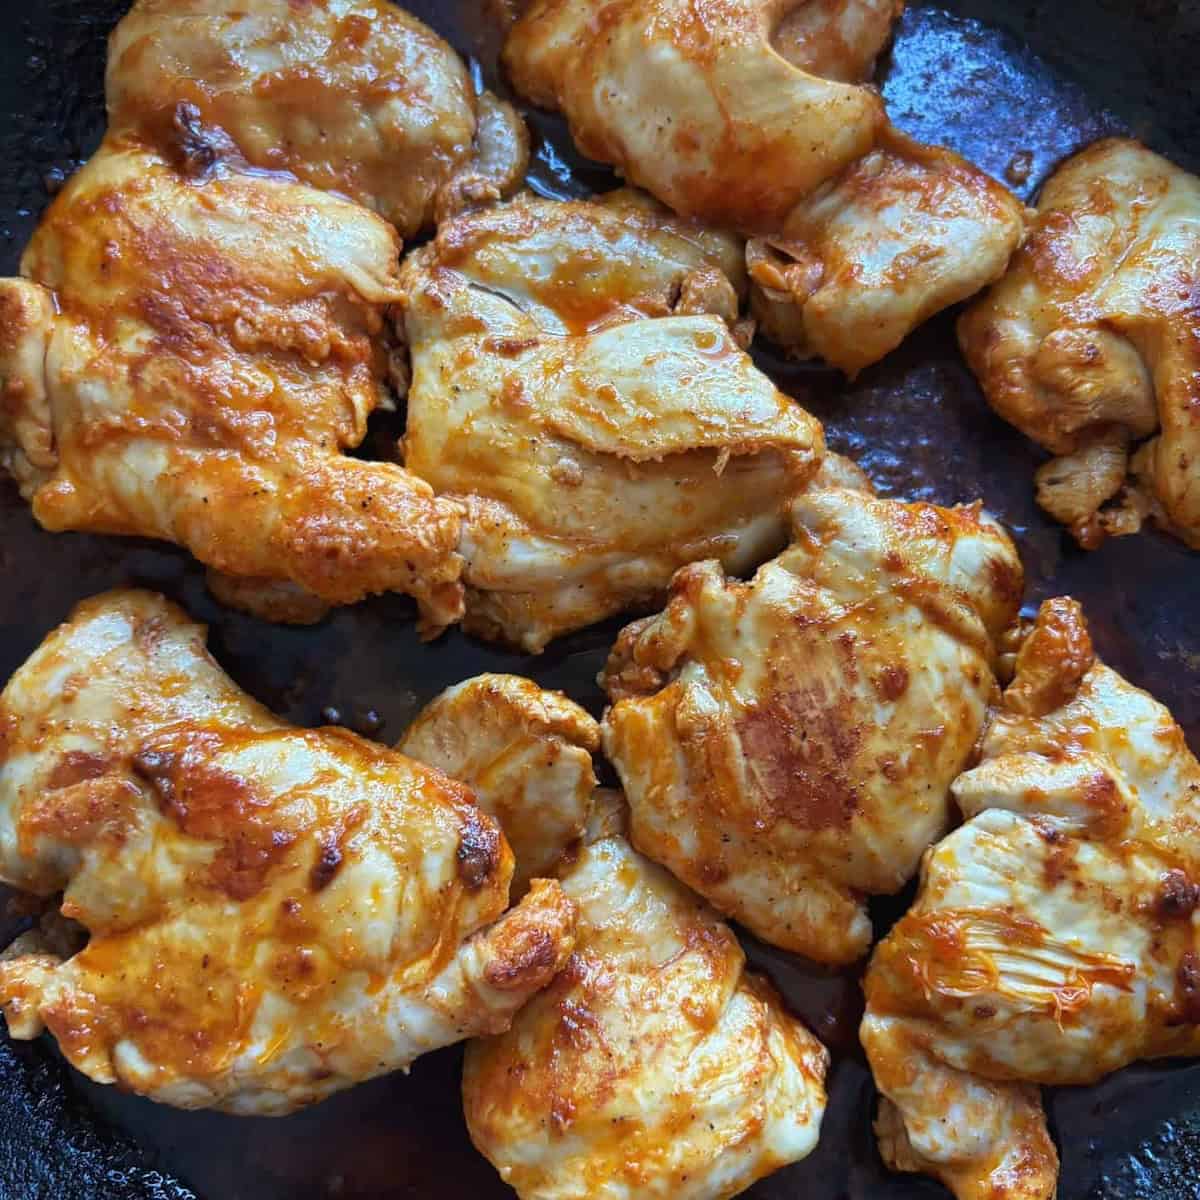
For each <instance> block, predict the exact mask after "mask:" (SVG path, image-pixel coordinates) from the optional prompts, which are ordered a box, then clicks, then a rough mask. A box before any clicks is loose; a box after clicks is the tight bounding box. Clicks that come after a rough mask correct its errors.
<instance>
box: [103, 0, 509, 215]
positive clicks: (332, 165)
mask: <svg viewBox="0 0 1200 1200" xmlns="http://www.w3.org/2000/svg"><path fill="white" fill-rule="evenodd" d="M180 104H188V105H191V106H193V107H194V108H195V110H196V112H197V113H198V115H199V117H200V119H201V120H202V121H203V123H204V124H206V125H211V126H216V127H219V128H221V129H223V130H224V131H225V132H226V133H227V134H228V135H229V136H230V137H231V138H232V139H233V141H234V142H235V143H236V144H237V146H238V149H239V150H240V151H241V152H242V154H243V155H244V156H245V158H246V160H247V161H248V162H249V163H250V164H252V165H253V166H255V167H258V168H265V169H269V170H272V171H286V172H290V173H291V174H292V175H294V176H295V177H296V178H297V179H299V180H301V181H303V182H304V183H308V184H310V185H312V186H313V187H317V188H322V189H324V190H326V191H336V192H338V193H340V194H342V195H344V196H348V197H349V198H350V199H352V200H356V201H358V202H359V203H360V204H364V205H366V206H367V207H368V208H371V209H373V210H374V211H375V212H378V213H379V214H380V215H381V216H382V217H384V218H385V219H386V220H388V221H391V222H392V223H393V224H394V225H395V226H396V227H397V228H398V229H399V230H400V232H401V234H403V235H404V236H405V237H410V236H412V235H413V234H415V233H417V232H419V231H420V230H421V229H423V228H425V227H427V226H429V225H432V224H433V220H434V217H435V212H436V210H437V208H438V206H439V204H443V205H444V204H445V203H446V201H447V197H448V196H450V195H457V197H458V198H459V199H460V200H469V199H485V198H491V199H495V198H496V197H498V196H499V195H500V194H501V193H502V192H506V191H510V190H512V189H513V188H515V187H516V186H517V185H518V184H519V183H520V181H521V180H522V178H523V177H524V174H525V166H526V162H527V159H528V139H527V135H526V133H525V127H524V124H523V122H522V121H521V119H520V118H519V117H518V116H517V115H516V113H515V112H513V111H512V109H511V108H510V107H509V106H508V105H502V104H501V103H500V102H499V101H497V100H496V99H495V97H493V96H491V95H488V94H486V93H485V94H484V95H483V96H482V97H480V98H479V99H476V96H475V93H474V91H473V89H472V86H471V80H470V77H469V75H468V74H467V68H466V66H465V64H464V63H463V62H462V60H461V59H460V58H459V57H458V55H457V54H455V52H454V51H453V50H452V49H451V48H450V47H449V46H448V45H447V44H446V43H445V42H444V41H442V39H441V38H440V37H438V36H437V34H435V33H434V32H433V31H432V30H431V29H429V28H428V27H427V26H425V25H423V24H422V23H421V22H420V21H418V20H416V18H414V17H412V16H410V15H409V14H408V13H406V12H405V11H404V10H403V9H401V8H398V7H396V5H394V4H392V3H390V0H138V2H137V3H136V4H135V5H134V7H133V9H132V10H131V11H130V12H129V14H128V15H127V16H126V17H125V19H124V20H123V21H121V23H120V24H119V25H118V26H117V28H116V30H115V32H114V33H113V35H112V39H111V41H110V44H109V65H108V107H109V120H110V123H111V127H112V129H113V130H114V131H116V132H119V133H136V134H138V135H139V136H140V137H143V138H145V139H147V140H148V141H149V142H150V143H151V144H154V145H161V139H162V138H163V137H164V136H165V137H168V138H169V137H170V133H171V126H172V122H173V121H174V117H175V112H176V110H177V108H178V106H179V105H180ZM451 207H453V205H451Z"/></svg>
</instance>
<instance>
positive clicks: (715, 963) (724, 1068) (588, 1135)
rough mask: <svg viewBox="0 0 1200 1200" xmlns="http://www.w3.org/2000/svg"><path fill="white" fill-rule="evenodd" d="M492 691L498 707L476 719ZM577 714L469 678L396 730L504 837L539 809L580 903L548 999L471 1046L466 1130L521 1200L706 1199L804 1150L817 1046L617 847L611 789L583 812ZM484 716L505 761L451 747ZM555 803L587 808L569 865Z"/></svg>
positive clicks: (811, 1141)
mask: <svg viewBox="0 0 1200 1200" xmlns="http://www.w3.org/2000/svg"><path fill="white" fill-rule="evenodd" d="M489 698H493V699H494V700H495V701H496V709H497V711H498V714H502V715H498V717H497V718H496V719H495V720H494V721H491V722H489V721H488V718H487V717H486V716H485V715H484V711H483V709H482V705H484V704H485V703H486V701H487V700H488V699H489ZM573 709H575V706H574V705H571V704H570V702H569V701H565V700H564V699H563V698H562V697H560V696H558V695H555V694H553V693H549V692H540V691H539V689H538V688H537V687H535V686H534V685H533V684H532V683H530V682H529V681H528V680H518V679H515V678H513V677H511V676H508V677H504V676H483V677H480V678H479V679H474V680H468V681H467V682H466V683H464V684H461V685H459V687H457V688H453V689H451V691H450V692H449V693H447V694H446V695H444V696H442V697H439V698H438V699H437V700H435V701H434V703H433V704H432V705H431V706H430V707H429V708H428V709H427V710H426V711H425V712H424V713H423V714H422V716H421V717H420V718H419V719H418V721H417V724H416V726H415V727H414V729H413V730H412V731H410V733H409V735H408V737H407V738H406V739H405V745H408V746H412V747H415V748H419V749H421V750H422V751H423V752H424V753H425V755H426V761H428V762H430V763H432V764H433V765H435V766H438V767H440V768H442V769H444V770H454V771H456V772H457V773H458V774H459V777H460V778H461V779H463V780H464V782H466V783H468V784H470V786H471V787H472V788H473V789H475V791H476V794H477V795H478V796H479V800H480V804H481V805H482V806H483V807H484V808H485V809H487V810H488V811H489V812H495V813H498V814H500V813H503V816H502V820H504V822H505V830H506V832H507V831H508V830H509V828H510V823H512V827H513V828H514V829H516V830H532V829H534V827H535V825H536V822H537V820H538V818H539V816H540V817H542V818H543V819H544V821H545V823H546V829H547V834H546V835H545V836H544V837H543V840H542V842H541V844H537V845H532V844H531V843H529V842H528V841H526V842H525V844H527V845H531V852H532V853H533V854H534V855H535V856H536V858H537V859H539V860H540V861H548V860H549V859H550V858H551V857H552V856H554V855H553V851H554V850H557V861H558V864H559V868H558V869H559V874H560V877H561V879H562V886H563V890H564V891H565V892H566V893H567V894H568V895H569V896H571V897H572V898H573V899H574V901H575V903H576V904H578V906H579V925H578V940H577V942H576V951H575V953H574V954H573V955H572V956H571V958H570V959H569V960H568V962H567V965H566V967H565V969H564V970H563V971H562V973H561V974H560V975H559V976H558V978H557V979H556V980H555V982H554V984H553V985H552V986H551V988H550V989H549V990H548V991H547V992H546V993H545V996H544V998H543V999H541V1000H539V1001H535V1002H532V1003H530V1004H529V1005H528V1006H527V1007H526V1009H525V1010H524V1012H522V1014H521V1015H520V1017H519V1018H518V1019H517V1021H516V1023H514V1025H513V1027H512V1029H511V1030H510V1031H509V1032H508V1033H506V1034H503V1035H501V1036H498V1037H489V1038H484V1039H481V1040H478V1041H475V1042H472V1043H471V1044H470V1045H469V1046H468V1047H467V1057H466V1065H465V1070H464V1075H463V1103H464V1107H465V1109H466V1116H467V1125H468V1128H469V1130H470V1133H471V1137H472V1139H473V1140H474V1142H475V1145H476V1146H477V1147H478V1148H479V1149H480V1151H482V1153H483V1154H484V1155H485V1156H486V1157H487V1158H488V1159H489V1160H490V1161H491V1162H492V1163H493V1164H494V1165H495V1166H496V1168H497V1170H498V1171H499V1172H500V1174H501V1176H502V1177H503V1179H504V1181H505V1182H506V1183H508V1184H509V1185H510V1186H511V1187H513V1188H514V1189H515V1190H516V1192H517V1194H518V1195H519V1196H520V1197H521V1198H522V1200H635V1198H637V1200H652V1198H659V1200H722V1198H724V1197H728V1196H733V1195H735V1194H736V1193H737V1192H740V1191H741V1190H742V1189H743V1188H746V1187H749V1186H750V1184H751V1183H753V1182H754V1181H755V1180H756V1179H758V1178H761V1177H762V1176H763V1175H766V1174H767V1173H769V1172H770V1171H773V1170H775V1169H777V1168H779V1167H782V1166H785V1165H786V1164H787V1163H790V1162H795V1161H797V1160H798V1159H801V1158H803V1157H805V1156H806V1155H807V1154H808V1153H809V1152H810V1151H811V1150H812V1148H813V1146H814V1145H815V1144H816V1140H817V1134H818V1131H819V1128H820V1123H821V1117H822V1115H823V1112H824V1108H825V1092H824V1078H825V1071H826V1068H827V1065H828V1060H827V1055H826V1053H825V1050H824V1048H823V1047H822V1046H821V1045H820V1043H819V1042H818V1041H817V1040H816V1039H815V1038H814V1037H813V1036H812V1035H811V1034H810V1033H809V1032H808V1031H807V1030H806V1029H805V1028H804V1027H803V1025H801V1024H800V1023H799V1022H798V1021H797V1020H795V1019H794V1018H793V1017H791V1016H790V1015H789V1014H788V1013H787V1012H786V1010H785V1009H784V1007H783V1004H782V1002H781V1000H780V998H779V996H778V995H777V994H776V993H775V991H774V989H773V988H772V987H771V986H770V984H769V983H768V982H767V981H766V980H765V979H763V978H762V977H760V976H758V975H756V974H754V973H752V972H749V971H747V970H746V969H745V959H744V956H743V954H742V951H741V948H740V947H739V946H738V943H737V940H736V939H735V938H734V936H733V934H732V933H731V932H730V930H729V929H728V927H727V926H726V925H725V924H724V923H723V922H722V921H721V920H720V919H719V918H718V917H717V915H716V914H715V913H714V912H713V911H712V910H711V909H710V908H709V907H708V906H707V905H706V904H704V903H703V901H701V900H699V899H698V898H697V897H695V896H693V895H692V894H691V893H690V892H688V891H687V889H686V888H684V887H683V886H682V885H681V884H679V883H678V882H676V880H674V879H672V878H671V876H670V875H668V874H667V873H666V871H664V870H663V869H662V868H661V867H657V866H655V865H654V864H653V863H651V862H648V861H647V860H646V859H644V858H643V857H642V856H641V855H640V854H638V853H636V852H635V851H634V850H633V849H632V848H631V847H630V845H629V843H628V841H627V840H626V839H625V837H624V803H623V801H622V800H621V798H620V796H619V795H616V794H614V793H611V792H598V793H596V795H595V807H594V810H593V809H592V803H591V801H592V798H591V797H590V796H589V797H588V802H587V805H586V806H585V807H581V806H580V805H579V802H578V800H579V794H580V793H579V786H580V784H581V783H582V782H583V779H584V772H583V771H581V770H570V769H565V768H564V763H565V762H569V761H571V760H572V759H573V758H574V757H575V756H578V757H579V758H580V759H582V758H586V757H588V751H589V750H590V749H591V748H592V747H593V746H594V744H595V739H596V734H597V730H596V726H595V723H594V722H592V721H591V720H590V718H588V717H586V715H585V714H584V713H582V711H581V710H579V711H572V710H573ZM548 714H554V716H553V719H552V721H550V722H548V721H547V719H546V718H547V715H548ZM480 717H483V719H484V721H485V723H486V724H485V730H486V729H490V728H492V727H493V726H495V725H498V724H502V725H503V727H504V729H505V730H506V734H507V737H508V738H509V739H510V740H511V744H512V745H513V747H514V754H513V756H512V760H511V761H510V760H508V759H507V758H500V759H496V758H493V757H492V752H491V750H490V749H485V750H484V752H483V753H469V754H467V755H464V754H463V753H462V751H461V749H460V748H461V747H464V746H466V745H467V744H468V743H469V742H470V741H471V740H472V739H473V738H474V737H475V729H476V721H477V719H479V718H480ZM481 740H482V742H483V743H484V744H485V745H487V744H488V743H489V742H491V741H492V739H491V737H490V735H489V733H487V732H485V733H484V734H483V736H482V739H481ZM539 743H541V746H542V752H541V753H540V754H539V753H538V749H537V747H538V744H539ZM498 746H499V743H498V741H497V743H496V747H497V748H498ZM518 779H519V780H520V783H519V786H517V787H514V786H513V785H514V783H515V782H516V781H517V780H518ZM560 811H562V812H570V813H572V814H578V813H580V812H582V813H583V815H584V817H585V819H587V816H588V813H589V812H590V820H589V821H588V827H587V831H586V834H585V836H584V838H583V843H582V845H580V844H579V842H578V840H577V839H576V840H575V841H574V844H573V845H570V851H571V853H569V854H568V855H567V856H566V857H563V856H562V851H563V850H566V849H568V845H569V843H568V841H567V840H566V838H564V837H562V836H558V837H557V838H556V837H555V835H554V834H553V833H551V832H550V830H552V829H553V828H555V827H558V828H560V829H563V830H564V832H565V827H564V826H563V824H562V822H561V821H560V820H559V815H558V814H559V812H560ZM513 844H514V847H518V835H517V834H514V835H513ZM517 854H518V871H520V870H521V869H522V864H521V863H520V857H519V856H520V849H519V848H518V849H517Z"/></svg>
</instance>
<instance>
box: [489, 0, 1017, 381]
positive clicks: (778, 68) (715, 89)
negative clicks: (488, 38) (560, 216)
mask: <svg viewBox="0 0 1200 1200" xmlns="http://www.w3.org/2000/svg"><path fill="white" fill-rule="evenodd" d="M890 8H891V6H890V5H886V4H877V3H874V2H867V0H859V2H857V3H856V2H855V0H850V2H849V3H848V4H846V5H844V6H843V5H842V4H839V3H836V2H832V3H825V2H824V0H821V2H820V3H817V4H813V5H809V6H804V7H801V6H799V5H795V4H788V3H784V2H782V0H705V3H703V4H701V5H696V4H694V3H692V2H691V0H606V2H603V3H601V0H534V2H533V4H532V5H531V6H530V8H529V9H528V10H527V12H526V13H525V15H524V16H523V17H522V18H521V20H519V21H518V22H517V23H516V25H515V26H514V28H513V30H512V32H511V34H510V36H509V39H508V42H507V44H506V46H505V62H506V63H507V65H508V68H509V71H510V73H511V75H512V78H513V80H514V83H515V84H516V86H517V88H518V89H519V90H520V91H522V92H523V93H524V94H525V95H526V96H527V97H529V99H531V100H532V101H533V102H534V103H537V104H540V105H542V106H544V107H547V108H558V109H561V110H562V111H563V112H564V113H565V114H566V116H567V119H568V121H569V123H570V127H571V131H572V134H573V135H574V137H575V140H576V142H577V143H578V144H579V147H580V149H581V150H582V151H583V152H584V153H585V154H588V155H590V156H591V157H593V158H597V159H600V160H602V161H604V162H608V163H612V164H613V165H614V166H616V167H617V168H618V170H620V171H621V172H622V173H623V174H624V175H625V176H626V177H627V178H628V179H629V180H630V181H631V182H632V183H636V184H639V185H640V186H642V187H645V188H647V189H648V190H649V191H650V192H652V193H653V194H654V195H656V196H657V197H658V198H659V199H660V200H662V201H664V202H665V203H667V204H669V205H670V206H671V207H672V208H673V209H674V210H675V211H676V212H679V213H682V214H683V215H685V216H688V217H691V218H694V219H697V220H702V221H705V222H708V223H709V224H712V225H715V226H721V227H726V228H732V229H737V230H739V231H741V232H743V233H746V234H752V235H756V240H755V241H753V242H752V243H751V246H750V259H751V268H752V278H753V282H754V285H755V289H756V311H757V315H758V316H759V317H760V319H761V320H762V321H763V322H764V323H765V326H766V329H767V332H768V333H769V334H770V335H771V336H773V337H775V338H776V339H777V340H779V341H781V342H783V343H784V344H785V345H787V346H788V347H789V348H791V349H793V350H794V351H795V352H797V353H799V354H821V355H824V356H825V357H826V358H828V359H829V361H830V362H833V363H834V364H835V365H837V366H840V367H842V368H843V369H844V370H846V371H848V372H851V373H853V372H856V371H858V370H860V369H861V368H862V367H864V366H866V365H867V364H868V363H870V362H873V361H875V360H876V359H878V358H880V357H882V356H883V355H884V354H885V353H886V352H887V351H888V350H890V349H892V348H893V347H894V346H895V345H897V344H898V343H899V342H900V341H901V340H902V339H903V337H904V336H905V335H906V334H907V333H908V332H909V331H910V330H911V329H913V328H914V327H915V326H916V325H917V324H919V323H920V322H921V321H923V320H925V319H926V318H927V317H928V316H930V315H932V314H933V313H934V312H936V311H938V310H939V309H941V308H944V307H945V306H946V305H948V304H952V303H954V302H955V301H958V300H962V299H964V298H966V297H967V296H969V295H971V294H972V293H973V292H975V291H977V290H978V289H979V288H981V287H983V286H984V285H985V284H987V283H989V282H991V281H992V280H994V279H997V278H999V276H1000V275H1001V273H1002V272H1003V270H1004V267H1005V265H1006V264H1007V262H1008V259H1009V256H1010V255H1011V253H1012V251H1013V250H1014V249H1015V247H1016V246H1017V244H1018V242H1019V241H1020V238H1021V234H1022V230H1023V224H1024V209H1023V208H1022V206H1021V204H1020V203H1019V202H1018V201H1017V200H1016V199H1015V198H1014V197H1013V196H1012V195H1011V194H1009V193H1008V192H1007V191H1006V190H1005V189H1004V188H1003V187H1001V186H1000V185H999V184H998V183H996V182H994V181H993V180H991V179H989V178H988V177H987V176H986V175H984V174H983V173H982V172H980V171H978V170H976V169H975V168H974V167H972V166H971V165H970V164H968V163H967V162H965V161H964V160H962V159H961V158H959V157H958V156H956V155H954V154H951V153H950V152H949V151H947V150H941V149H934V148H932V147H928V146H921V145H918V144H917V143H914V142H912V141H911V140H910V139H908V138H906V137H904V136H903V135H902V134H900V133H898V132H897V131H896V130H894V129H893V128H892V127H891V126H890V124H889V123H888V120H887V117H886V114H885V113H884V111H883V104H882V101H881V100H880V98H879V96H878V94H877V93H876V92H874V91H873V90H872V89H870V88H867V87H862V86H855V85H852V84H848V83H842V82H838V81H836V80H831V79H822V78H819V77H818V74H819V72H820V71H821V70H824V71H827V72H830V73H833V74H851V73H856V72H853V71H851V69H850V68H851V65H855V66H858V64H861V63H863V61H864V56H863V54H862V53H860V51H865V50H867V49H869V51H870V56H873V55H874V53H875V52H876V51H877V49H878V45H879V43H880V42H881V41H882V40H883V38H882V37H876V36H868V30H871V29H874V30H879V29H882V28H883V27H884V25H885V24H886V21H887V13H888V11H889V10H890ZM789 14H791V15H790V16H789ZM780 22H782V25H781V24H780ZM855 28H858V29H859V33H858V34H856V35H852V36H853V38H854V45H853V46H852V47H851V49H850V50H848V51H839V50H837V49H835V47H836V46H837V45H838V44H839V43H840V42H841V41H842V40H843V38H844V37H845V36H846V32H847V30H852V29H855ZM777 30H778V33H777ZM773 33H777V45H780V46H781V48H782V51H783V54H791V55H793V56H794V59H795V62H796V64H797V65H793V63H791V62H788V61H787V60H786V59H785V58H784V57H783V55H782V54H781V53H780V52H779V50H777V49H776V48H775V47H774V46H772V43H771V37H772V34H773ZM780 36H782V39H783V41H782V43H780V42H779V40H778V39H779V37H780ZM813 69H815V70H816V72H817V73H810V71H812V70H813ZM861 69H862V67H861V66H858V71H861Z"/></svg>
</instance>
